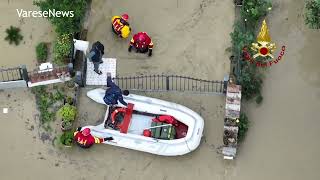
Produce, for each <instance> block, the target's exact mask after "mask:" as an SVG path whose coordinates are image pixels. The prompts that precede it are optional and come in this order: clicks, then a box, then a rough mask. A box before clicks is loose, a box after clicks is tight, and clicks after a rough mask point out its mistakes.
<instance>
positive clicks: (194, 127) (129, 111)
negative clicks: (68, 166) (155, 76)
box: [83, 88, 204, 156]
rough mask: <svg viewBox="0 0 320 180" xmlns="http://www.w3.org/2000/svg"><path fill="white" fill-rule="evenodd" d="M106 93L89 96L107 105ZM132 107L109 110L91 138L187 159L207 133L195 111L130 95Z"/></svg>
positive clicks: (128, 101)
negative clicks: (203, 134)
mask: <svg viewBox="0 0 320 180" xmlns="http://www.w3.org/2000/svg"><path fill="white" fill-rule="evenodd" d="M104 94H105V90H104V89H100V88H99V89H94V90H91V91H89V92H88V93H87V96H88V97H89V98H91V99H92V100H94V101H95V102H97V103H100V104H105V103H104V101H103V97H104ZM123 98H124V100H125V101H126V102H127V103H128V106H127V107H125V106H123V105H122V104H121V103H118V105H116V106H114V107H110V106H107V107H108V108H107V110H106V114H105V117H104V120H103V123H102V124H100V125H97V126H86V127H83V128H90V129H91V134H92V135H94V136H96V137H100V138H104V137H110V136H112V137H113V139H114V140H112V141H105V142H104V144H109V145H113V146H119V147H124V148H128V149H133V150H138V151H144V152H148V153H152V154H157V155H163V156H177V155H184V154H187V153H189V152H191V151H193V150H195V149H196V148H197V147H198V146H199V144H200V140H201V137H202V133H203V127H204V121H203V119H202V117H200V116H199V115H198V114H197V113H196V112H194V111H192V110H191V109H189V108H187V107H185V106H182V105H179V104H176V103H172V102H167V101H163V100H160V99H155V98H150V97H145V96H139V95H135V94H129V95H128V96H123Z"/></svg>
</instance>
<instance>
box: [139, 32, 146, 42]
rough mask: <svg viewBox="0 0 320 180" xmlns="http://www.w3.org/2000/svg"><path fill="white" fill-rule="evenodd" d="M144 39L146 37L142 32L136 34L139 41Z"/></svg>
mask: <svg viewBox="0 0 320 180" xmlns="http://www.w3.org/2000/svg"><path fill="white" fill-rule="evenodd" d="M145 40H146V37H145V35H144V34H140V35H139V36H138V41H139V42H144V41H145Z"/></svg>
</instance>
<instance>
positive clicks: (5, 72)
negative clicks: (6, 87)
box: [0, 67, 23, 82]
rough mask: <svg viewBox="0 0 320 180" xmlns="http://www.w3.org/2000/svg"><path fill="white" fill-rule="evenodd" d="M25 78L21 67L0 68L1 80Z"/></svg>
mask: <svg viewBox="0 0 320 180" xmlns="http://www.w3.org/2000/svg"><path fill="white" fill-rule="evenodd" d="M18 80H23V70H22V68H21V67H16V68H7V69H0V82H9V81H18Z"/></svg>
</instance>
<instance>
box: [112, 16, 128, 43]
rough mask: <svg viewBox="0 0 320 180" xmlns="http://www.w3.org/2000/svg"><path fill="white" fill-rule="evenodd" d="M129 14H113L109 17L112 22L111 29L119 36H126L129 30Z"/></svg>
mask: <svg viewBox="0 0 320 180" xmlns="http://www.w3.org/2000/svg"><path fill="white" fill-rule="evenodd" d="M128 20H129V15H128V14H122V15H121V17H120V16H113V17H112V19H111V23H112V30H113V32H114V33H116V34H117V35H118V36H119V37H122V38H127V37H128V36H129V34H130V32H131V28H130V25H129V22H128Z"/></svg>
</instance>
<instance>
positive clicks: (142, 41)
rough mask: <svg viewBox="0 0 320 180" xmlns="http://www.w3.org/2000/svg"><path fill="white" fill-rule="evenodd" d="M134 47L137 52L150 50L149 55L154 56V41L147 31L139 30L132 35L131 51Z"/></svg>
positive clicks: (129, 49)
mask: <svg viewBox="0 0 320 180" xmlns="http://www.w3.org/2000/svg"><path fill="white" fill-rule="evenodd" d="M132 47H134V48H135V49H136V52H137V53H147V52H149V53H148V56H152V48H153V43H152V40H151V38H150V37H149V36H148V34H147V33H146V32H138V33H137V34H135V35H134V36H133V37H132V39H131V41H130V44H129V48H128V51H129V52H131V49H132Z"/></svg>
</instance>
